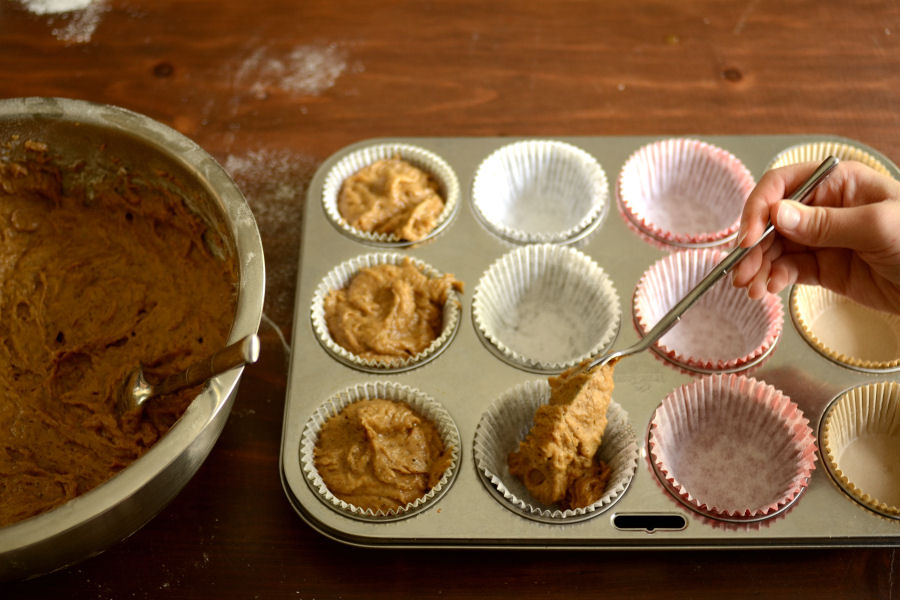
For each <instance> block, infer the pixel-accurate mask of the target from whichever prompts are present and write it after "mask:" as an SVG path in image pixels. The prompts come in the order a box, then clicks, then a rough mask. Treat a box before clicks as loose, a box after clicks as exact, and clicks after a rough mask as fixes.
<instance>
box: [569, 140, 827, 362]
mask: <svg viewBox="0 0 900 600" xmlns="http://www.w3.org/2000/svg"><path fill="white" fill-rule="evenodd" d="M838 162H840V161H839V160H838V159H837V158H835V157H834V156H829V157H828V158H826V159H825V160H824V161H823V162H822V164H820V165H819V166H818V167H817V168H816V170H815V171H813V174H812V175H810V177H809V179H807V180H806V181H805V182H803V184H801V185H800V187H798V188H797V189H796V190H794V193H793V194H791V195H790V196H789V197H788V200H796V201H797V202H803V203H805V202H806V201H807V200H809V197H810V196H811V195H812V191H813V190H814V189H816V186H818V185H819V184H820V183H821V182H822V181H823V180H824V179H825V177H827V176H828V174H829V173H831V171H832V170H833V169H834V168H835V167H836V166H837V164H838ZM774 231H775V226H774V225H773V224H772V223H771V222H770V223H769V225H768V226H767V227H766V229H765V231H764V232H763V234H762V235H761V236H760V238H759V239H758V240H756V242H755V243H754V244H753V245H751V246H748V247H746V248H742V247H740V246H737V247H736V248H734V249H733V250H731V252H729V253H728V254H727V255H726V256H725V258H723V259H722V260H721V261H720V262H719V264H717V265H716V266H715V267H713V268H712V270H711V271H710V272H709V273H708V274H707V275H706V277H704V278H703V279H701V280H700V283H698V284H697V285H695V286H694V288H693V289H692V290H691V291H689V292H688V293H687V294H686V295H685V296H684V298H682V299H681V300H680V301H679V302H678V303H677V304H676V305H675V306H673V307H672V308H671V309H670V310H669V312H667V313H666V314H665V315H663V317H662V318H661V319H660V320H659V322H657V324H656V325H654V326H653V328H652V329H651V330H650V331H648V332H647V334H646V335H645V336H644V337H642V338H641V339H640V340H638V341H637V342H636V343H635V344H633V345H631V346H629V347H628V348H625V349H623V350H619V351H617V352H610V353H607V354H604V355H602V356H600V357H598V358H595V359H594V360H592V361H591V362H589V363H588V364H587V365H586V366H585V367H584V370H585V371H590V370H591V369H594V368H596V367H600V366H603V365H606V364H614V363H616V362H618V361H619V360H620V359H622V358H624V357H626V356H629V355H631V354H636V353H638V352H641V351H643V350H646V349H647V348H649V347H650V346H651V345H652V344H653V343H654V342H656V340H658V339H659V338H661V337H662V336H663V335H665V334H666V332H667V331H669V330H670V329H671V328H672V327H673V326H674V325H675V324H676V323H677V322H678V321H679V320H680V319H681V315H683V314H684V312H685V311H686V310H687V309H688V308H690V307H691V306H692V305H693V304H694V302H696V301H697V299H698V298H700V296H702V295H703V294H705V293H706V292H707V291H708V290H709V289H710V288H711V287H712V286H713V285H715V284H716V283H717V282H718V281H719V280H720V279H722V278H723V277H725V275H727V274H728V272H729V271H731V269H732V268H733V267H734V266H735V265H736V264H737V263H739V262H740V261H741V259H742V258H744V256H745V255H746V254H747V253H748V252H750V250H752V249H753V248H755V247H756V246H757V245H759V243H760V242H762V241H763V240H764V239H766V238H767V237H768V236H770V235H772V232H774Z"/></svg>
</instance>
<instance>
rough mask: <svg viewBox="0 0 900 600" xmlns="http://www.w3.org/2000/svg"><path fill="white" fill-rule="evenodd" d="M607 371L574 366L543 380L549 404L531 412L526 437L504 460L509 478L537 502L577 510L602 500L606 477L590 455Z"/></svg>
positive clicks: (601, 426)
mask: <svg viewBox="0 0 900 600" xmlns="http://www.w3.org/2000/svg"><path fill="white" fill-rule="evenodd" d="M612 371H613V367H612V365H611V364H608V365H604V366H602V367H597V368H595V369H593V370H592V371H590V372H585V371H583V370H582V365H576V366H574V367H572V368H570V369H568V370H567V371H565V372H563V373H561V374H560V375H558V376H556V377H550V378H549V379H548V381H549V383H550V400H549V402H548V403H547V404H544V405H541V406H540V407H539V408H538V409H537V411H536V412H535V415H534V424H533V425H532V428H531V430H530V431H529V432H528V435H527V436H526V437H525V439H524V440H522V441H521V442H520V443H519V448H518V450H516V451H515V452H512V453H510V455H509V457H508V465H509V472H510V473H511V474H512V475H514V476H516V477H519V478H520V479H521V480H522V482H523V483H524V484H525V487H526V488H528V491H529V492H531V495H532V496H534V498H535V499H536V500H537V501H538V502H541V503H542V504H548V505H549V504H556V503H559V504H560V505H561V506H562V507H563V508H581V507H585V506H589V505H591V504H593V503H594V502H596V501H597V500H598V499H600V497H601V496H602V495H603V492H604V490H605V489H606V483H607V481H608V480H609V474H610V472H609V468H608V467H607V466H606V465H605V464H604V463H603V461H601V460H600V459H599V458H598V457H596V454H597V450H598V449H599V448H600V443H601V441H602V438H603V432H604V430H605V429H606V422H607V418H606V411H607V409H608V408H609V402H610V399H611V398H612V391H613V378H612Z"/></svg>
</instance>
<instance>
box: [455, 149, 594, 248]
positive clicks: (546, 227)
mask: <svg viewBox="0 0 900 600" xmlns="http://www.w3.org/2000/svg"><path fill="white" fill-rule="evenodd" d="M608 196H609V184H608V181H607V177H606V172H605V171H604V170H603V168H602V167H601V166H600V164H599V163H598V162H597V161H596V159H594V157H592V156H591V155H590V154H588V153H587V152H585V151H584V150H582V149H580V148H577V147H575V146H573V145H571V144H567V143H565V142H559V141H542V140H531V141H522V142H515V143H512V144H508V145H506V146H503V147H502V148H499V149H497V150H495V151H494V152H493V153H492V154H490V155H489V156H488V157H487V158H485V159H484V161H483V162H482V163H481V165H480V166H479V167H478V170H477V171H476V173H475V179H474V181H473V184H472V204H473V206H474V208H475V213H476V214H477V215H478V216H479V217H480V219H481V221H482V222H483V223H484V224H485V226H486V227H487V228H488V229H489V230H491V231H492V232H493V233H495V234H496V235H499V236H500V237H502V238H504V239H506V240H509V241H512V242H515V243H520V244H528V243H564V242H570V241H573V240H575V239H578V238H580V237H582V236H583V235H586V234H587V233H588V232H589V231H590V230H591V229H592V228H593V227H595V226H597V225H598V224H599V222H600V221H601V220H602V217H603V216H604V215H605V213H606V207H607V203H608Z"/></svg>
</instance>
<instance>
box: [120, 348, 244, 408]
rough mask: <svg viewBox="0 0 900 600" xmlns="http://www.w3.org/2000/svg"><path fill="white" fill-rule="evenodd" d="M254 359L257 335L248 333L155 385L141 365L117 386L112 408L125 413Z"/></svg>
mask: <svg viewBox="0 0 900 600" xmlns="http://www.w3.org/2000/svg"><path fill="white" fill-rule="evenodd" d="M258 359H259V337H258V336H257V335H256V334H255V333H251V334H250V335H248V336H247V337H244V338H241V339H239V340H238V341H236V342H234V343H233V344H231V345H229V346H226V347H225V348H223V349H222V350H219V351H218V352H215V353H213V354H212V355H210V356H208V357H207V358H205V359H203V360H201V361H199V362H197V363H194V364H193V365H191V366H190V367H188V368H187V369H185V370H184V371H182V372H180V373H176V374H174V375H170V376H169V377H166V378H165V379H163V380H162V381H160V382H159V383H156V384H151V383H150V382H149V381H147V379H146V378H145V377H144V370H143V368H141V367H138V368H137V369H135V370H134V371H132V372H131V373H130V374H129V375H128V377H127V378H126V379H125V382H124V383H123V385H122V387H121V388H120V391H119V393H118V394H117V397H116V410H117V412H118V413H119V414H122V413H125V412H128V411H129V410H131V409H134V408H137V407H138V406H141V405H142V404H143V403H144V402H146V401H147V400H149V399H150V398H153V397H155V396H162V395H163V394H169V393H171V392H176V391H178V390H180V389H183V388H186V387H190V386H192V385H197V384H198V383H201V382H203V381H206V380H207V379H210V378H212V377H215V376H216V375H219V374H221V373H224V372H225V371H229V370H231V369H233V368H235V367H239V366H242V365H245V364H253V363H255V362H256V361H257V360H258Z"/></svg>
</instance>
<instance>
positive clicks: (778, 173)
mask: <svg viewBox="0 0 900 600" xmlns="http://www.w3.org/2000/svg"><path fill="white" fill-rule="evenodd" d="M816 166H817V164H816V163H812V162H809V163H797V164H793V165H787V166H785V167H779V168H777V169H772V170H771V171H767V172H766V173H764V174H763V176H762V177H761V178H760V179H759V182H757V184H756V187H754V188H753V190H752V191H751V192H750V195H749V196H748V197H747V201H746V202H745V203H744V210H743V211H742V213H741V227H740V230H739V231H740V233H739V234H738V239H739V240H740V245H741V246H743V247H745V248H746V247H748V246H752V245H753V244H754V243H756V241H757V240H758V239H759V238H760V236H762V234H763V231H765V229H766V226H767V225H768V224H769V221H770V219H771V217H772V207H773V206H774V205H776V204H778V203H779V202H781V201H782V200H783V199H784V198H785V197H786V196H787V195H788V194H789V191H788V190H794V189H795V188H797V187H798V186H800V185H801V184H802V183H803V182H804V181H805V180H806V179H807V178H808V177H809V175H810V173H812V172H813V170H815V168H816Z"/></svg>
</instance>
